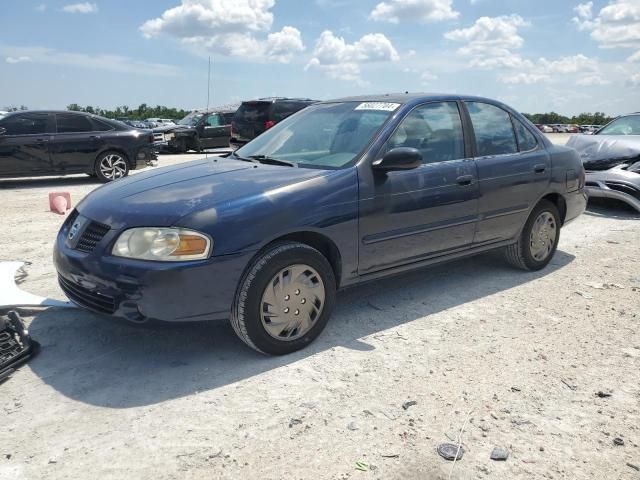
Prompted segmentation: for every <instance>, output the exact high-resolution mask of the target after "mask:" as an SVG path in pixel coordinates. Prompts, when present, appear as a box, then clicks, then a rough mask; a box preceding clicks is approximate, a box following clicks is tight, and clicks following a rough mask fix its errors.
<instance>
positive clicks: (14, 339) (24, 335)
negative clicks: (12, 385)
mask: <svg viewBox="0 0 640 480" xmlns="http://www.w3.org/2000/svg"><path fill="white" fill-rule="evenodd" d="M39 348H40V345H39V344H38V343H37V342H35V341H33V340H32V339H31V336H30V335H29V331H28V330H27V329H26V327H25V326H24V323H22V319H21V318H20V315H18V313H17V312H15V311H13V310H12V311H10V312H8V313H7V315H6V316H0V382H2V381H4V380H6V379H7V378H9V377H10V376H11V375H12V374H13V373H14V372H15V369H16V368H17V367H19V366H20V365H22V364H23V363H25V362H26V361H27V360H29V359H30V358H31V357H33V356H34V355H35V354H36V353H37V352H38V350H39Z"/></svg>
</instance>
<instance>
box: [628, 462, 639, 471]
mask: <svg viewBox="0 0 640 480" xmlns="http://www.w3.org/2000/svg"><path fill="white" fill-rule="evenodd" d="M627 467H629V468H633V469H634V470H636V471H638V472H640V467H639V466H638V465H634V464H633V463H629V462H627Z"/></svg>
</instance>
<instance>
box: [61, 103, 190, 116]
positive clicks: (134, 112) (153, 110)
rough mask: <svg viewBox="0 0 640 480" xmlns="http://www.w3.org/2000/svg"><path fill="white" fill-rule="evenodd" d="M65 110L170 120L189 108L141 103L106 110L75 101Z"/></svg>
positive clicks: (183, 113)
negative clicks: (135, 105)
mask: <svg viewBox="0 0 640 480" xmlns="http://www.w3.org/2000/svg"><path fill="white" fill-rule="evenodd" d="M67 110H71V111H74V112H86V113H93V114H95V115H100V116H101V117H106V118H128V119H129V120H144V119H145V118H170V119H172V120H180V119H181V118H183V117H185V116H186V115H188V114H189V113H191V110H183V109H181V108H180V109H178V108H173V107H165V106H163V105H156V106H155V107H152V106H150V105H147V104H146V103H143V104H141V105H139V106H138V107H134V108H131V107H128V106H127V105H122V106H119V107H116V108H115V109H114V110H107V109H104V108H100V107H93V106H91V105H87V106H84V107H83V106H82V105H78V104H77V103H72V104H71V105H67Z"/></svg>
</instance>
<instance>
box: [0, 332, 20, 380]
mask: <svg viewBox="0 0 640 480" xmlns="http://www.w3.org/2000/svg"><path fill="white" fill-rule="evenodd" d="M23 353H24V347H23V346H22V345H20V343H19V342H18V341H17V340H16V338H15V336H14V335H12V334H11V333H9V330H8V329H7V330H2V331H1V332H0V366H3V365H8V364H9V363H12V362H13V361H15V360H16V359H17V358H18V357H19V356H20V355H22V354H23ZM0 370H2V368H0Z"/></svg>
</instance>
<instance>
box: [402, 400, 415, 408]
mask: <svg viewBox="0 0 640 480" xmlns="http://www.w3.org/2000/svg"><path fill="white" fill-rule="evenodd" d="M417 404H418V402H416V401H415V400H409V401H408V402H404V403H403V404H402V408H403V409H405V410H409V408H410V407H413V406H414V405H417Z"/></svg>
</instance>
